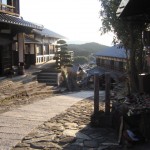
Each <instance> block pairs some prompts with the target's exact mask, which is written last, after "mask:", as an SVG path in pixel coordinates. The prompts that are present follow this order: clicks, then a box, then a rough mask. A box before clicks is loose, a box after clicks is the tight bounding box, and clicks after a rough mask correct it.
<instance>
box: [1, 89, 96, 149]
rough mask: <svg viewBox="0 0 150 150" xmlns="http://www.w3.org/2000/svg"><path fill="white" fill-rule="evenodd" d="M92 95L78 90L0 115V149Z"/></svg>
mask: <svg viewBox="0 0 150 150" xmlns="http://www.w3.org/2000/svg"><path fill="white" fill-rule="evenodd" d="M91 96H93V91H80V92H76V93H69V94H66V95H59V96H54V97H49V98H46V99H44V100H42V101H37V102H35V103H33V104H30V105H26V106H22V107H20V108H17V109H14V110H12V111H9V112H6V113H3V114H1V115H0V150H9V149H11V148H12V147H13V146H15V145H16V144H17V143H19V142H20V141H21V139H22V138H24V137H25V136H26V135H27V134H29V133H30V132H31V131H32V130H34V129H35V128H36V127H38V125H41V124H42V123H43V122H45V121H47V120H48V119H50V118H53V117H54V116H56V115H58V114H61V113H62V112H64V111H65V110H66V109H67V108H69V107H70V106H72V105H73V104H75V103H77V102H78V101H80V100H83V99H85V98H88V97H91Z"/></svg>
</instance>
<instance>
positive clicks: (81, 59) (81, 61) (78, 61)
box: [74, 56, 88, 64]
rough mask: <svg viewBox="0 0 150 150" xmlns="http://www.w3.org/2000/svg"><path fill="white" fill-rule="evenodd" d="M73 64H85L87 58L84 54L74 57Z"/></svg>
mask: <svg viewBox="0 0 150 150" xmlns="http://www.w3.org/2000/svg"><path fill="white" fill-rule="evenodd" d="M74 63H75V64H85V63H88V58H87V57H85V56H77V57H75V58H74Z"/></svg>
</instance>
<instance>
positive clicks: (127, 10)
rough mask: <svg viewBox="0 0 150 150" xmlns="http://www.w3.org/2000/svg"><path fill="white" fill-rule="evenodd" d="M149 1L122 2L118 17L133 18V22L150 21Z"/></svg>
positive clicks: (126, 0)
mask: <svg viewBox="0 0 150 150" xmlns="http://www.w3.org/2000/svg"><path fill="white" fill-rule="evenodd" d="M149 3H150V2H149V0H122V1H121V3H120V5H119V7H118V10H117V12H116V13H117V16H118V17H121V18H127V17H128V18H129V19H130V18H132V20H139V21H147V22H149V21H150V5H149Z"/></svg>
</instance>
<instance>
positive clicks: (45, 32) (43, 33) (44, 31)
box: [33, 28, 66, 39]
mask: <svg viewBox="0 0 150 150" xmlns="http://www.w3.org/2000/svg"><path fill="white" fill-rule="evenodd" d="M33 32H34V33H37V34H40V35H41V36H45V37H53V38H56V39H66V38H65V37H64V36H62V35H60V34H58V33H55V32H53V31H51V30H49V29H46V28H44V29H42V30H36V29H34V30H33Z"/></svg>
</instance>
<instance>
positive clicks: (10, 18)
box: [0, 13, 43, 30]
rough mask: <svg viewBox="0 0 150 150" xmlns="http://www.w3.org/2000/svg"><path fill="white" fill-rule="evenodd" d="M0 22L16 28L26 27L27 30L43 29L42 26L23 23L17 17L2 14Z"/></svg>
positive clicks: (27, 22) (23, 21)
mask: <svg viewBox="0 0 150 150" xmlns="http://www.w3.org/2000/svg"><path fill="white" fill-rule="evenodd" d="M0 22H1V23H8V24H13V25H17V26H22V27H28V28H32V29H38V30H42V29H43V26H40V25H37V24H34V23H31V22H29V21H25V20H23V19H22V18H19V17H15V16H11V15H8V14H3V13H1V14H0Z"/></svg>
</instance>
